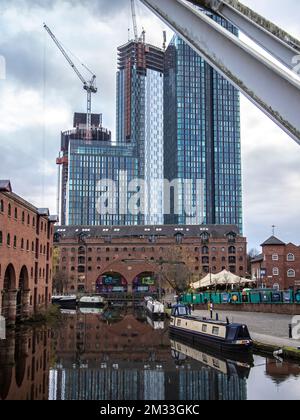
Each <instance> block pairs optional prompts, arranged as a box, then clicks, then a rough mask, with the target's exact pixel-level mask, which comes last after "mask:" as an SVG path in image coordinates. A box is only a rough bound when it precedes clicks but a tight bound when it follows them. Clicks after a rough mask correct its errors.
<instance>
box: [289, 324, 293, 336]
mask: <svg viewBox="0 0 300 420" xmlns="http://www.w3.org/2000/svg"><path fill="white" fill-rule="evenodd" d="M289 338H293V326H292V324H289Z"/></svg>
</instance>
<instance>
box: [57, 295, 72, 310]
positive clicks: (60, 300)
mask: <svg viewBox="0 0 300 420" xmlns="http://www.w3.org/2000/svg"><path fill="white" fill-rule="evenodd" d="M52 303H53V304H55V305H59V306H61V307H62V308H66V309H68V308H74V307H76V304H77V296H76V295H69V296H53V297H52Z"/></svg>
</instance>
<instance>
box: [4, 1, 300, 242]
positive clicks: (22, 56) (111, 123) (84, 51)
mask: <svg viewBox="0 0 300 420" xmlns="http://www.w3.org/2000/svg"><path fill="white" fill-rule="evenodd" d="M137 3H138V4H137V15H138V23H139V27H140V30H141V28H142V27H144V28H145V30H146V32H147V41H148V42H151V43H154V44H156V45H158V46H161V45H162V31H163V30H164V29H166V28H165V25H164V24H163V23H161V22H160V21H159V20H158V19H157V18H156V17H154V16H153V15H152V14H151V13H150V12H149V11H148V10H147V9H146V8H145V7H144V6H143V5H141V4H140V3H139V2H137ZM244 3H245V4H247V5H248V6H250V7H252V8H254V9H255V10H256V11H258V12H260V13H262V14H263V15H264V16H265V17H267V18H269V19H271V20H273V21H274V22H275V23H277V24H279V25H280V26H282V27H283V28H285V29H286V30H288V32H290V33H292V34H293V35H295V36H297V37H298V38H300V26H299V18H300V2H299V1H298V0H286V1H285V2H284V4H283V3H282V1H280V0H244ZM43 22H46V23H47V24H48V26H50V28H51V29H52V30H53V32H54V33H55V34H56V36H57V37H58V38H59V39H60V40H61V41H62V42H63V44H64V45H65V46H67V47H68V49H69V50H70V51H72V52H73V53H74V54H75V55H76V56H78V57H80V58H81V59H82V61H83V62H84V63H86V64H87V65H88V66H89V67H90V68H91V69H93V71H94V72H95V73H96V74H97V77H98V88H99V94H98V95H97V96H94V98H93V99H94V101H93V110H94V112H103V114H104V115H103V117H104V125H105V126H106V127H107V128H109V129H111V130H112V132H113V135H114V132H115V112H116V111H115V108H116V106H115V103H116V99H115V96H116V93H115V91H116V88H115V86H116V69H117V54H116V51H117V47H118V46H119V45H122V44H123V43H125V42H126V41H127V39H128V27H132V25H131V13H130V1H129V0H81V1H79V0H68V1H67V0H0V55H2V56H4V57H5V59H6V62H7V78H6V80H0V97H1V102H0V145H1V155H0V156H1V159H0V179H11V181H12V185H13V189H14V191H15V192H16V193H18V194H20V195H22V196H23V197H24V198H26V199H28V200H29V201H31V202H33V203H34V204H35V205H37V206H39V207H41V206H47V207H49V208H50V209H51V212H52V213H56V190H57V168H56V165H55V159H56V157H57V155H58V151H59V147H60V132H61V131H62V130H65V129H69V128H72V115H73V112H74V111H83V112H84V111H85V106H86V105H85V104H86V95H85V93H84V91H83V90H82V86H81V83H80V81H79V80H78V79H77V78H76V75H75V74H73V72H72V69H71V68H70V67H69V66H68V64H67V63H66V62H65V60H64V58H63V57H62V55H61V54H60V52H59V51H58V50H57V48H56V47H55V46H54V44H53V42H52V40H51V39H50V38H49V35H48V34H47V33H46V32H45V31H44V29H43ZM171 36H172V33H171V32H170V31H168V38H169V39H170V38H171ZM241 115H242V153H243V191H244V222H245V234H246V235H247V237H248V238H249V248H252V247H258V246H259V244H260V243H261V242H262V241H263V240H265V239H266V238H267V237H268V236H270V234H271V232H272V228H271V226H272V225H273V224H275V225H276V226H277V228H276V234H277V236H279V237H280V238H282V239H283V240H285V241H293V242H295V243H297V244H300V147H299V146H298V145H297V144H296V143H295V142H293V140H291V139H290V138H289V137H288V136H287V135H285V134H284V133H283V132H282V131H281V130H280V129H279V128H278V127H277V126H276V125H275V124H274V123H272V122H271V121H270V120H268V118H267V117H265V116H264V115H263V114H262V113H261V112H260V111H259V110H257V109H256V108H255V107H254V106H253V105H252V104H250V103H249V102H248V101H247V100H246V99H244V98H242V109H241Z"/></svg>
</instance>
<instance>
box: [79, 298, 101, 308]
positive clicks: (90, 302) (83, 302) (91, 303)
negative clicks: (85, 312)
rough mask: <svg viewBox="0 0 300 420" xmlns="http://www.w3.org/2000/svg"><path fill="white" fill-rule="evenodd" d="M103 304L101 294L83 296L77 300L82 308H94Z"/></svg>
mask: <svg viewBox="0 0 300 420" xmlns="http://www.w3.org/2000/svg"><path fill="white" fill-rule="evenodd" d="M104 304H105V299H104V298H103V297H102V296H83V297H82V298H81V299H80V300H79V306H80V307H81V308H82V307H83V308H95V307H100V306H103V305H104Z"/></svg>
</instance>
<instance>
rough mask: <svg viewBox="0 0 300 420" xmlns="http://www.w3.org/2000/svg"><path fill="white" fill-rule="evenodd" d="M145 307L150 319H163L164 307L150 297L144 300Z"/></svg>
mask: <svg viewBox="0 0 300 420" xmlns="http://www.w3.org/2000/svg"><path fill="white" fill-rule="evenodd" d="M145 307H146V310H147V312H148V314H149V315H150V316H151V317H156V318H163V317H164V316H165V307H164V305H163V304H162V303H161V302H158V301H157V300H154V299H153V298H152V297H146V298H145Z"/></svg>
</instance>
